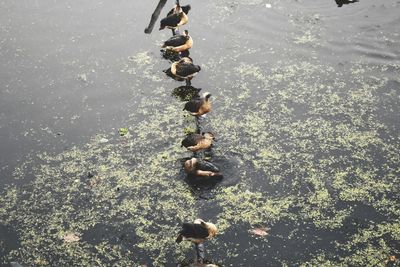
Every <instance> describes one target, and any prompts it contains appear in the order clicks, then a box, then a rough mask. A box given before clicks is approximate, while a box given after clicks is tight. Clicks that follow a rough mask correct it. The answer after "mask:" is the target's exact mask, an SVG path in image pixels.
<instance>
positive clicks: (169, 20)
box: [160, 14, 181, 27]
mask: <svg viewBox="0 0 400 267" xmlns="http://www.w3.org/2000/svg"><path fill="white" fill-rule="evenodd" d="M180 21H181V18H180V16H179V14H172V15H169V16H168V17H166V18H163V19H162V20H161V22H160V23H161V26H169V27H176V25H178V23H179V22H180Z"/></svg>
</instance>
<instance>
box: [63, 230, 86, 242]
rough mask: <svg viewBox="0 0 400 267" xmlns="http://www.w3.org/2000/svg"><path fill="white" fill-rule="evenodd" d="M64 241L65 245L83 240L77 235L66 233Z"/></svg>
mask: <svg viewBox="0 0 400 267" xmlns="http://www.w3.org/2000/svg"><path fill="white" fill-rule="evenodd" d="M62 239H63V240H64V242H65V243H73V242H78V241H79V240H80V239H81V238H80V237H79V235H78V234H77V233H73V232H69V233H66V234H65V235H64V236H63V237H62Z"/></svg>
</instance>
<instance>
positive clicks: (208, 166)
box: [197, 160, 219, 172]
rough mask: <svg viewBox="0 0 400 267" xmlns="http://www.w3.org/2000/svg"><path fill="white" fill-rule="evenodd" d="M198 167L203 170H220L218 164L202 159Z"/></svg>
mask: <svg viewBox="0 0 400 267" xmlns="http://www.w3.org/2000/svg"><path fill="white" fill-rule="evenodd" d="M197 169H198V170H202V171H210V172H219V169H218V167H217V166H215V165H214V164H212V163H211V162H208V161H204V160H201V161H199V162H198V163H197Z"/></svg>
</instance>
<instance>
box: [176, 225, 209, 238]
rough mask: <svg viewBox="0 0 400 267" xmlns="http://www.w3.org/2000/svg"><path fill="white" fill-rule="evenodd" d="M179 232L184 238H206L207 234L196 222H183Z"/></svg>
mask: <svg viewBox="0 0 400 267" xmlns="http://www.w3.org/2000/svg"><path fill="white" fill-rule="evenodd" d="M180 234H181V235H183V236H184V237H186V238H189V237H194V238H206V237H208V235H209V234H208V230H207V229H206V228H205V227H204V226H202V225H201V224H198V223H183V224H182V230H181V232H180Z"/></svg>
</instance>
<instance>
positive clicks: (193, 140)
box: [182, 133, 203, 147]
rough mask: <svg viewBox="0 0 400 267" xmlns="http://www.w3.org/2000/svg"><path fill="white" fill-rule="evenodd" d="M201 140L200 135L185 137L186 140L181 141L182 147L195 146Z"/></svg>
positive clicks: (193, 134)
mask: <svg viewBox="0 0 400 267" xmlns="http://www.w3.org/2000/svg"><path fill="white" fill-rule="evenodd" d="M201 139H203V136H202V135H201V134H195V133H192V134H189V135H187V136H186V138H185V139H183V140H182V145H183V146H184V147H189V146H195V145H197V143H198V142H199V141H200V140H201Z"/></svg>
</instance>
